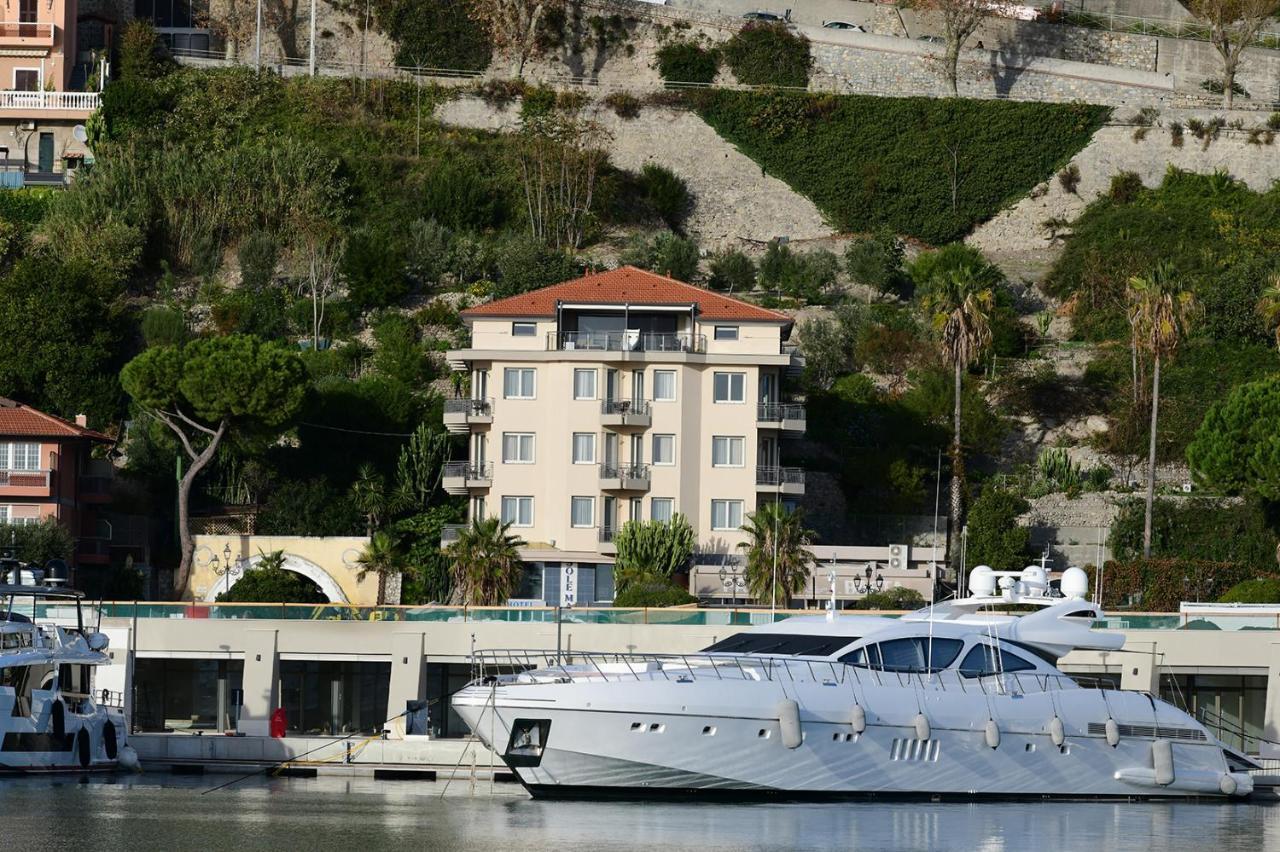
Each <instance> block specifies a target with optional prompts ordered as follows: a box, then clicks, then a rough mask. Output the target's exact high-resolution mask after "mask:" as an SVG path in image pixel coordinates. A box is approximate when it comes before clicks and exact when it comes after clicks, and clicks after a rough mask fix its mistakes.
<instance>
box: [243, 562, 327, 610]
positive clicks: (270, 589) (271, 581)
mask: <svg viewBox="0 0 1280 852" xmlns="http://www.w3.org/2000/svg"><path fill="white" fill-rule="evenodd" d="M328 601H329V599H328V598H327V597H325V595H324V592H322V591H321V590H320V587H319V586H317V585H316V584H315V583H313V582H312V581H311V580H309V579H307V578H306V577H304V576H302V575H301V574H296V573H294V572H293V571H290V570H288V569H286V568H280V567H276V566H274V565H273V566H266V567H261V566H258V565H255V566H253V567H251V568H250V569H249V570H247V571H245V572H244V574H243V575H242V576H241V577H240V578H239V579H238V580H236V584H235V585H234V586H232V587H231V588H230V589H228V590H227V591H225V592H222V593H221V594H219V595H218V602H219V603H301V604H318V603H327V602H328Z"/></svg>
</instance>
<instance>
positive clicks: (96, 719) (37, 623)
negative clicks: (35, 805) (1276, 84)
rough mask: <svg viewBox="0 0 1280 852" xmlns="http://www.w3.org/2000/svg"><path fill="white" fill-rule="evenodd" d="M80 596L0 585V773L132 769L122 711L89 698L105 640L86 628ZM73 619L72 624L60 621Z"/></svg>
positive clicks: (102, 658)
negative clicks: (120, 767)
mask: <svg viewBox="0 0 1280 852" xmlns="http://www.w3.org/2000/svg"><path fill="white" fill-rule="evenodd" d="M0 576H3V574H0ZM82 597H83V596H82V594H81V593H80V592H77V591H73V590H70V589H59V588H50V587H47V586H34V585H13V584H2V585H0V773H29V772H67V771H74V772H84V771H86V770H99V769H114V768H115V767H116V766H117V765H124V766H126V767H129V768H132V767H134V766H136V755H135V754H134V753H133V751H132V749H130V748H129V747H128V746H127V745H126V744H125V737H126V734H127V729H126V727H125V721H124V716H123V714H122V713H121V712H120V711H119V710H118V709H111V708H108V707H106V706H104V705H105V704H106V703H107V702H106V701H102V702H100V701H98V700H97V699H96V698H95V695H94V689H93V671H94V667H95V666H100V665H103V664H105V663H108V662H109V659H108V657H107V655H106V653H104V651H105V649H106V647H107V637H106V635H105V634H102V633H97V632H91V631H87V630H85V627H84V616H83V612H82V610H81V606H80V604H81V598H82ZM54 616H56V621H57V622H61V623H55V618H54ZM73 617H74V624H75V626H74V627H72V626H63V624H68V625H69V624H70V623H71V620H72V618H73ZM42 618H47V619H49V620H48V621H42V620H40V619H42ZM99 697H101V696H99Z"/></svg>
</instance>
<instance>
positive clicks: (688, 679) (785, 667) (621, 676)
mask: <svg viewBox="0 0 1280 852" xmlns="http://www.w3.org/2000/svg"><path fill="white" fill-rule="evenodd" d="M472 666H473V669H474V670H475V673H476V677H477V680H479V681H483V680H485V679H486V678H492V677H499V676H502V675H518V674H522V673H526V674H538V675H542V676H543V677H545V678H551V679H555V680H560V679H563V680H566V681H568V680H587V681H599V682H604V683H621V682H636V681H645V680H668V681H673V682H676V683H692V682H694V681H697V680H753V681H760V680H767V681H781V682H786V683H822V684H827V685H842V684H844V683H846V682H847V681H852V682H853V683H855V684H857V685H859V686H898V687H904V688H919V689H931V690H934V691H940V692H960V693H965V694H968V693H973V694H980V695H992V694H997V695H1005V694H1026V693H1039V692H1051V691H1055V690H1064V689H1080V688H1081V687H1080V685H1079V684H1078V683H1077V682H1076V680H1075V679H1074V678H1072V677H1071V676H1069V675H1065V674H1044V673H1034V672H1003V673H1000V674H991V675H983V676H981V677H971V678H968V677H962V676H961V675H960V674H959V673H958V672H956V671H954V670H944V671H939V672H933V673H932V674H930V673H928V672H895V671H887V670H884V669H872V668H864V667H862V666H853V665H850V664H848V663H842V662H840V661H838V660H814V659H803V658H795V657H775V656H764V655H741V654H641V653H632V654H623V653H609V652H599V651H586V652H584V651H573V652H571V653H562V654H560V655H559V656H557V655H556V653H555V652H554V651H532V650H514V649H512V650H489V651H478V652H476V654H475V655H474V656H473V658H472Z"/></svg>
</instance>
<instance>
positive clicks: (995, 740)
mask: <svg viewBox="0 0 1280 852" xmlns="http://www.w3.org/2000/svg"><path fill="white" fill-rule="evenodd" d="M986 740H987V747H988V748H1000V726H999V725H997V724H996V720H995V719H988V720H987V730H986Z"/></svg>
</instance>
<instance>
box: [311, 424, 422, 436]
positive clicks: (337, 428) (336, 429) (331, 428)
mask: <svg viewBox="0 0 1280 852" xmlns="http://www.w3.org/2000/svg"><path fill="white" fill-rule="evenodd" d="M298 425H299V426H310V427H311V428H312V429H328V430H329V431H330V432H346V433H348V434H350V435H378V436H380V437H383V438H412V437H413V433H412V432H370V431H368V430H367V429H344V428H342V427H341V426H324V425H322V424H320V423H299V424H298Z"/></svg>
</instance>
